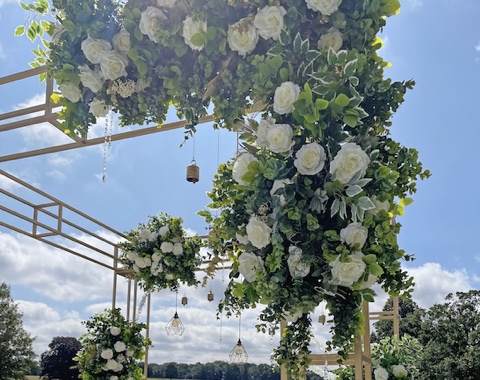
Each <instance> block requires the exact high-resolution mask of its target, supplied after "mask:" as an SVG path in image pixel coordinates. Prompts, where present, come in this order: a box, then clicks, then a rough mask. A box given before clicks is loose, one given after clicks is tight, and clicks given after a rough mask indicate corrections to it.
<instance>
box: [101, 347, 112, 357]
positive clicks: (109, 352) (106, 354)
mask: <svg viewBox="0 0 480 380" xmlns="http://www.w3.org/2000/svg"><path fill="white" fill-rule="evenodd" d="M100 356H101V357H102V359H105V360H108V359H111V358H113V351H112V350H111V349H110V348H107V349H106V350H103V351H102V352H101V353H100Z"/></svg>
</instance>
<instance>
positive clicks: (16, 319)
mask: <svg viewBox="0 0 480 380" xmlns="http://www.w3.org/2000/svg"><path fill="white" fill-rule="evenodd" d="M32 342H33V339H32V338H31V337H30V334H29V333H28V332H27V331H25V330H24V328H23V323H22V314H21V313H20V312H19V311H18V306H17V304H16V303H15V302H14V300H13V299H12V297H11V295H10V287H9V286H8V285H7V284H5V283H4V282H0V380H12V379H14V380H17V379H18V380H20V379H24V378H25V374H26V373H28V371H29V370H30V367H31V366H32V365H33V364H34V363H35V362H34V358H35V356H36V355H35V354H34V352H33V350H32Z"/></svg>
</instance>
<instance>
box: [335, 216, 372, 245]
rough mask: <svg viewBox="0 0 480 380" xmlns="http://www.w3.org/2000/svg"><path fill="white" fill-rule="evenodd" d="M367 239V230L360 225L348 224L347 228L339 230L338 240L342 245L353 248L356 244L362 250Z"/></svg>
mask: <svg viewBox="0 0 480 380" xmlns="http://www.w3.org/2000/svg"><path fill="white" fill-rule="evenodd" d="M367 237H368V229H367V228H366V227H364V226H362V224H361V223H358V222H357V223H350V224H349V225H348V226H347V227H345V228H342V229H341V230H340V240H341V241H342V242H343V243H346V244H348V245H349V246H353V245H354V244H358V245H359V247H360V248H362V247H363V246H364V245H365V243H366V241H367Z"/></svg>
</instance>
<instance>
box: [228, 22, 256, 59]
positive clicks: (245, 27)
mask: <svg viewBox="0 0 480 380" xmlns="http://www.w3.org/2000/svg"><path fill="white" fill-rule="evenodd" d="M227 42H228V46H230V49H232V50H233V51H237V52H238V54H240V55H243V56H245V55H247V54H248V53H250V52H251V51H252V50H253V49H255V46H257V42H258V31H257V29H256V28H255V26H253V24H252V22H251V21H250V20H249V19H247V18H243V19H241V20H240V21H239V22H237V23H235V24H233V25H229V26H228V31H227Z"/></svg>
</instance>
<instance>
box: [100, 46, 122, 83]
mask: <svg viewBox="0 0 480 380" xmlns="http://www.w3.org/2000/svg"><path fill="white" fill-rule="evenodd" d="M127 65H128V60H127V58H125V57H124V56H123V55H121V54H120V53H118V52H117V51H115V50H110V51H107V52H106V53H103V54H102V56H101V57H100V69H101V70H102V73H103V75H104V76H105V78H107V79H110V80H115V79H118V78H120V77H124V76H126V75H127V72H126V70H125V67H127Z"/></svg>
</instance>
